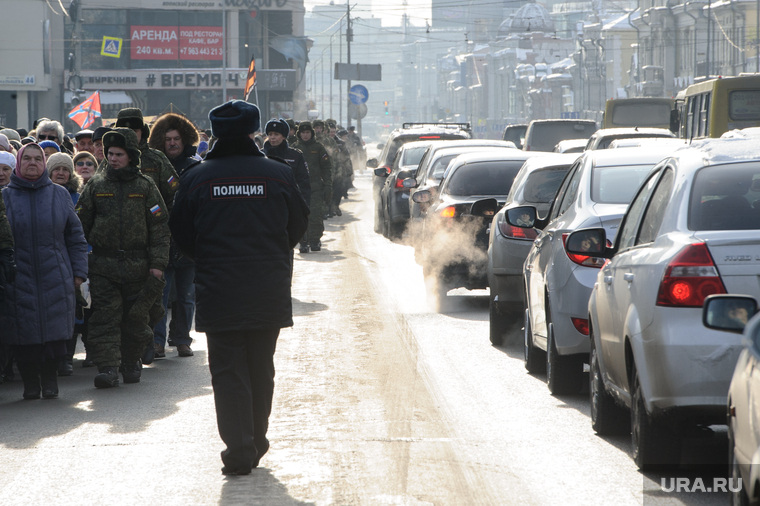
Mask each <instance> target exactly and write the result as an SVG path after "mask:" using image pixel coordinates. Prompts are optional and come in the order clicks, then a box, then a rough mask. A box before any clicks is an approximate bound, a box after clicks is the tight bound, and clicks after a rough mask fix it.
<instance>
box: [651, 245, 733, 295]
mask: <svg viewBox="0 0 760 506" xmlns="http://www.w3.org/2000/svg"><path fill="white" fill-rule="evenodd" d="M715 293H727V292H726V287H725V286H723V281H722V280H721V279H720V276H719V275H718V269H717V268H716V267H715V263H714V262H713V259H712V256H711V255H710V251H709V250H708V249H707V245H706V244H705V243H703V242H699V243H695V244H691V245H689V246H686V247H685V248H684V249H682V250H681V252H680V253H678V255H676V257H675V258H674V259H673V260H672V261H671V262H670V264H668V268H667V269H666V270H665V275H664V276H663V277H662V281H661V282H660V289H659V291H658V292H657V305H658V306H673V307H702V304H703V303H704V301H705V298H706V297H707V296H708V295H712V294H715Z"/></svg>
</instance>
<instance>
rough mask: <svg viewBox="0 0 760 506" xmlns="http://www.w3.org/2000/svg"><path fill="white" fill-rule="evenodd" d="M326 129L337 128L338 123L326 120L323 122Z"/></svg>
mask: <svg viewBox="0 0 760 506" xmlns="http://www.w3.org/2000/svg"><path fill="white" fill-rule="evenodd" d="M325 124H326V125H327V128H338V122H337V121H335V120H334V119H328V120H326V121H325Z"/></svg>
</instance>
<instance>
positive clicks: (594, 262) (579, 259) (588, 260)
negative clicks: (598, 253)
mask: <svg viewBox="0 0 760 506" xmlns="http://www.w3.org/2000/svg"><path fill="white" fill-rule="evenodd" d="M569 235H570V234H569V233H564V234H562V246H563V247H564V248H565V253H566V254H567V258H569V259H570V260H571V261H572V262H573V263H576V264H578V265H583V266H584V267H594V268H596V269H601V268H602V266H603V265H604V262H605V259H604V258H600V257H592V256H589V255H579V254H577V253H570V252H569V251H567V236H569ZM607 246H609V241H607Z"/></svg>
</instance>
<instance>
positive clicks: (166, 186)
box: [140, 140, 179, 211]
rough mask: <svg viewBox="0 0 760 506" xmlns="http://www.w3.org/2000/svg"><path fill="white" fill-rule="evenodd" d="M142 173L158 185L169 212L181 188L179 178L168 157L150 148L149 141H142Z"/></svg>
mask: <svg viewBox="0 0 760 506" xmlns="http://www.w3.org/2000/svg"><path fill="white" fill-rule="evenodd" d="M140 172H142V173H143V174H145V175H146V176H148V177H149V178H151V179H152V180H153V182H154V183H156V186H157V187H158V191H160V192H161V197H163V199H164V202H165V203H166V207H167V209H168V210H169V211H171V209H172V205H173V204H174V194H175V193H177V188H179V176H178V175H177V171H175V170H174V166H173V165H172V163H171V162H170V161H169V159H168V158H166V155H165V154H163V153H162V152H161V151H159V150H157V149H153V148H151V147H149V146H148V141H146V140H142V141H140Z"/></svg>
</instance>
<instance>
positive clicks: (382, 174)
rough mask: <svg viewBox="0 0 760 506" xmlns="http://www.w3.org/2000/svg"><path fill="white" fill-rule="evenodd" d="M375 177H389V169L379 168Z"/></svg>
mask: <svg viewBox="0 0 760 506" xmlns="http://www.w3.org/2000/svg"><path fill="white" fill-rule="evenodd" d="M374 172H375V175H376V176H378V177H388V168H387V167H379V168H377V169H375V171H374Z"/></svg>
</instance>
